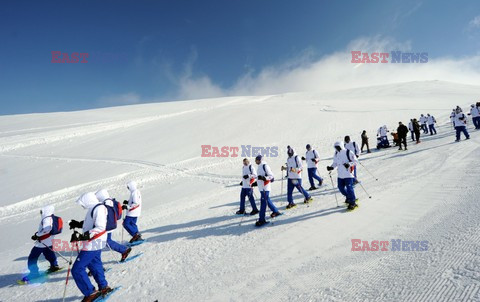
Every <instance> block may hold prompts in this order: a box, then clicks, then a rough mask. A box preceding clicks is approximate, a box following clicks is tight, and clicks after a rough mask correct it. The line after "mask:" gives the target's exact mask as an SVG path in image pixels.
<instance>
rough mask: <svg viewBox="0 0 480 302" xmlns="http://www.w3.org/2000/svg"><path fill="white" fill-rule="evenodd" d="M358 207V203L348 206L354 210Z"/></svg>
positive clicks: (348, 209) (349, 209)
mask: <svg viewBox="0 0 480 302" xmlns="http://www.w3.org/2000/svg"><path fill="white" fill-rule="evenodd" d="M356 208H358V205H357V204H351V205H349V206H348V208H347V211H353V210H355V209H356Z"/></svg>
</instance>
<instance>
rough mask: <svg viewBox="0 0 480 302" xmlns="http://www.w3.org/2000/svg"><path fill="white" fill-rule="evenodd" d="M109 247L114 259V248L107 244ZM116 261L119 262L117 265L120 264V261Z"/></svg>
mask: <svg viewBox="0 0 480 302" xmlns="http://www.w3.org/2000/svg"><path fill="white" fill-rule="evenodd" d="M107 246H108V249H109V250H110V252H111V253H112V256H113V258H115V253H114V252H113V250H112V247H111V246H110V244H108V243H107ZM115 261H116V262H117V264H120V261H118V260H115Z"/></svg>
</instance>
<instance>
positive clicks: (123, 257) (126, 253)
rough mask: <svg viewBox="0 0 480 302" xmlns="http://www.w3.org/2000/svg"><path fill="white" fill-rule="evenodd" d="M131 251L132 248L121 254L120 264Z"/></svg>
mask: <svg viewBox="0 0 480 302" xmlns="http://www.w3.org/2000/svg"><path fill="white" fill-rule="evenodd" d="M131 251H132V248H131V247H129V248H128V249H127V250H126V251H125V252H124V253H122V259H120V262H123V261H125V259H127V257H128V254H130V252H131Z"/></svg>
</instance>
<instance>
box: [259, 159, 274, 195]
mask: <svg viewBox="0 0 480 302" xmlns="http://www.w3.org/2000/svg"><path fill="white" fill-rule="evenodd" d="M264 167H265V170H266V171H265V170H264ZM257 175H258V176H265V178H266V179H267V180H266V181H263V180H260V179H258V180H257V185H258V190H260V192H262V191H264V190H265V191H271V189H272V185H271V183H270V180H272V179H273V173H272V170H271V169H270V166H268V165H267V163H266V162H264V161H262V162H261V163H260V164H259V165H258V169H257ZM264 183H265V184H264Z"/></svg>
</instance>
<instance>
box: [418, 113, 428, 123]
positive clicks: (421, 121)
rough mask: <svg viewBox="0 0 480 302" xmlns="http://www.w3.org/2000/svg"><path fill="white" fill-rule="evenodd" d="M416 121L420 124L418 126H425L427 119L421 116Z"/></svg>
mask: <svg viewBox="0 0 480 302" xmlns="http://www.w3.org/2000/svg"><path fill="white" fill-rule="evenodd" d="M418 121H419V122H420V124H426V123H427V118H426V117H425V116H424V115H422V116H420V118H419V119H418Z"/></svg>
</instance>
